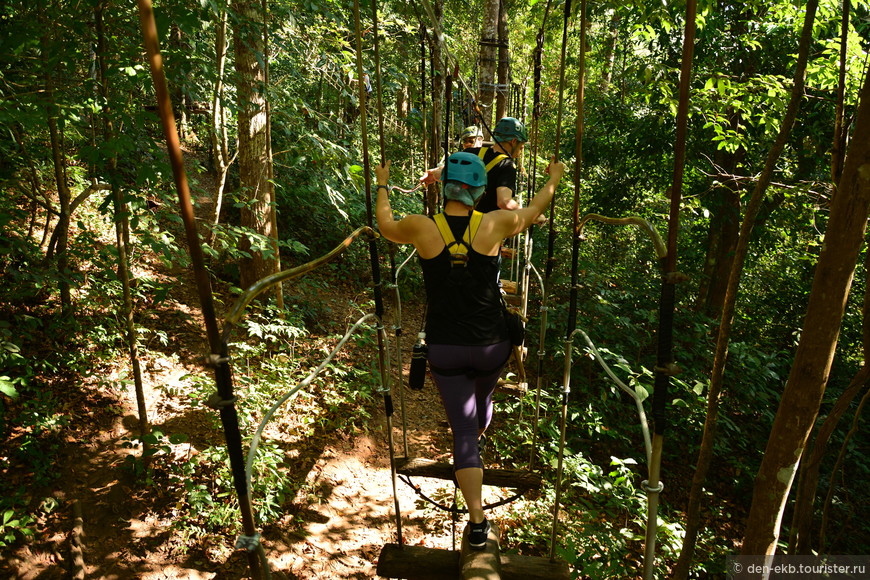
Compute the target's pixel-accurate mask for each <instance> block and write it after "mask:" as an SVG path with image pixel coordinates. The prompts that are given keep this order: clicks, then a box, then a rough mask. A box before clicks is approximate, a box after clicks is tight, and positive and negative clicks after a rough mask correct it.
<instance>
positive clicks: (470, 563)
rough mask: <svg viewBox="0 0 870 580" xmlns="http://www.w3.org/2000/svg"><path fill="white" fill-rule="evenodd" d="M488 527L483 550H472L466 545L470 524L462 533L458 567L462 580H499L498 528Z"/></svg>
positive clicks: (494, 526) (493, 525) (492, 525)
mask: <svg viewBox="0 0 870 580" xmlns="http://www.w3.org/2000/svg"><path fill="white" fill-rule="evenodd" d="M490 525H491V528H490V530H489V534H487V536H486V547H485V548H484V549H483V550H472V549H471V546H469V545H468V535H469V534H470V533H471V524H468V525H466V526H465V530H464V531H463V532H462V549H461V550H460V554H461V558H460V566H461V567H462V579H463V580H501V577H502V576H501V558H500V557H499V550H498V527H497V526H496V525H495V524H490Z"/></svg>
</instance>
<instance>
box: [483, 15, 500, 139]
mask: <svg viewBox="0 0 870 580" xmlns="http://www.w3.org/2000/svg"><path fill="white" fill-rule="evenodd" d="M500 5H501V0H485V1H484V4H483V11H482V15H481V22H480V57H479V59H480V64H479V68H478V87H479V88H478V97H477V102H478V103H479V104H480V112H481V114H482V115H483V121H484V124H485V126H488V127H492V123H493V107H492V103H493V101H494V100H495V83H496V76H495V73H496V61H497V55H498V51H496V48H497V45H498V18H499V6H500Z"/></svg>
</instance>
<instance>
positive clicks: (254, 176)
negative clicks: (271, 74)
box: [233, 0, 274, 288]
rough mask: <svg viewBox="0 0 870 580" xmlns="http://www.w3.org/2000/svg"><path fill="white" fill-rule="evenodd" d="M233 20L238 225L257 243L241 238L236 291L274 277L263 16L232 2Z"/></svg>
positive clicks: (249, 3)
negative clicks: (242, 253)
mask: <svg viewBox="0 0 870 580" xmlns="http://www.w3.org/2000/svg"><path fill="white" fill-rule="evenodd" d="M233 10H234V12H235V13H236V15H237V16H238V21H237V22H236V24H235V28H234V34H235V37H234V47H235V56H236V75H237V77H236V89H237V92H238V128H239V152H238V154H239V186H240V188H241V196H242V208H241V225H242V227H247V228H249V229H251V230H253V231H254V232H256V234H258V237H257V238H255V241H252V239H251V237H250V236H248V237H246V238H244V239H243V240H242V242H241V249H242V250H243V251H245V252H247V253H248V254H249V257H246V258H243V259H242V260H241V261H240V263H239V270H240V280H239V284H240V285H241V287H242V288H248V287H250V286H251V285H252V284H253V283H254V282H256V281H257V280H259V279H260V278H262V277H263V276H265V275H268V274H270V273H272V272H273V271H274V266H273V259H274V256H272V257H271V258H269V257H267V256H268V254H271V253H272V251H271V250H272V245H271V241H270V239H271V237H272V219H271V211H270V197H269V182H268V181H269V179H268V178H269V173H270V171H269V165H270V164H271V163H272V160H271V159H270V158H269V144H268V143H267V130H266V95H265V90H264V89H265V81H266V77H265V71H264V69H263V66H262V65H261V59H262V56H263V54H264V48H265V46H264V39H263V35H262V26H261V24H260V23H262V22H263V15H262V14H260V3H259V2H257V1H256V0H235V1H234V2H233Z"/></svg>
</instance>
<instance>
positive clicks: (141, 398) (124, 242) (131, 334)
mask: <svg viewBox="0 0 870 580" xmlns="http://www.w3.org/2000/svg"><path fill="white" fill-rule="evenodd" d="M104 9H105V5H104V4H102V3H101V4H98V5H97V6H96V8H94V17H95V18H94V21H95V25H96V26H95V28H96V32H97V53H98V54H97V60H98V61H99V74H100V78H99V80H100V87H101V92H102V97H103V103H105V105H104V108H103V111H102V116H103V139H104V140H105V142H110V141H112V140H113V139H114V138H115V134H114V133H115V131H114V128H113V124H112V119H111V117H110V114H111V111H110V110H109V108H108V103H109V84H108V82H109V81H108V78H109V77H108V74H107V71H108V66H107V64H106V54H107V52H106V36H105V30H104V28H103V10H104ZM117 166H118V160H117V158H116V157H115V156H114V155H113V156H111V157H109V159H108V171H109V176H110V177H111V180H110V181H111V183H112V200H113V202H114V210H115V216H114V218H115V241H116V244H117V246H118V278H119V279H120V280H121V287H122V288H123V302H122V305H121V315H122V317H123V319H124V339H125V340H126V341H127V349H128V352H129V355H130V368H131V369H132V370H133V387H134V389H135V392H136V407H137V410H138V412H139V436H140V438H141V440H142V462H143V464H144V465H146V466H147V465H148V464H149V463H150V458H151V452H150V446H149V445H148V443H147V442H146V440H145V436H146V435H148V433H150V431H151V428H150V427H149V425H148V408H147V407H146V405H145V390H144V388H143V386H142V368H141V366H140V364H139V335H138V332H137V331H136V322H135V320H134V319H133V298H132V293H131V292H130V262H129V260H130V257H129V253H128V251H127V248H128V247H129V244H128V240H129V239H130V220H129V218H128V217H127V204H126V203H125V202H124V197H123V195H122V193H121V188H120V187H119V186H118V179H117V178H116V177H117V176H116V175H115V174H116V173H117Z"/></svg>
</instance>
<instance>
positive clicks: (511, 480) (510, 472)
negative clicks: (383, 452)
mask: <svg viewBox="0 0 870 580" xmlns="http://www.w3.org/2000/svg"><path fill="white" fill-rule="evenodd" d="M396 471H397V472H398V473H400V474H402V475H409V476H417V477H432V478H435V479H443V480H446V481H454V482H455V481H456V480H455V479H454V477H453V465H452V464H450V463H445V462H439V461H433V460H432V459H423V458H420V457H411V458H406V457H396ZM483 485H493V486H496V487H513V488H517V489H538V488H540V487H541V476H540V475H539V474H537V473H532V472H530V471H526V470H523V469H484V470H483Z"/></svg>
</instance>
